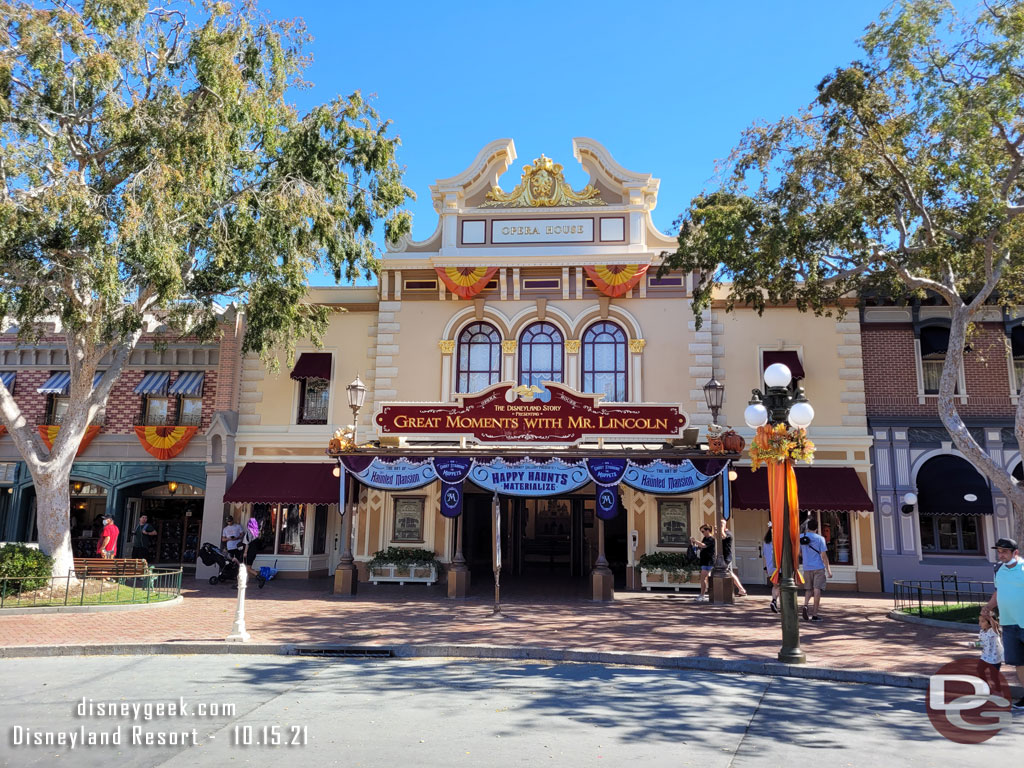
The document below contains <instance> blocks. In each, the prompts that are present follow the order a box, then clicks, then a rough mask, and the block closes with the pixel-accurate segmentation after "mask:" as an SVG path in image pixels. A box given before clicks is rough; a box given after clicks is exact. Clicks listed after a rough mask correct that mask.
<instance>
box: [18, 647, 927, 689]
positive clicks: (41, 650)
mask: <svg viewBox="0 0 1024 768" xmlns="http://www.w3.org/2000/svg"><path fill="white" fill-rule="evenodd" d="M351 648H352V646H347V645H338V644H315V643H314V644H303V645H295V644H290V643H227V642H216V643H122V644H118V643H111V644H103V645H99V644H97V645H38V646H13V647H7V648H0V659H14V658H44V657H55V656H144V655H191V654H245V655H271V656H294V655H297V654H298V651H299V649H302V650H312V651H331V650H347V649H351ZM359 648H360V649H365V650H390V651H391V652H392V653H393V654H394V656H395V657H397V658H402V659H412V658H465V659H506V660H517V659H521V660H530V661H555V662H573V663H580V664H616V665H622V666H631V667H655V668H658V669H693V670H699V671H702V672H725V673H736V674H742V675H764V676H769V677H792V678H799V679H804V680H825V681H832V682H837V683H860V684H864V685H885V686H890V687H894V688H917V689H921V690H924V689H926V688H927V687H928V678H927V677H925V676H921V675H901V674H895V673H884V672H873V671H870V670H848V669H832V668H829V667H805V666H797V665H791V664H780V663H779V662H776V661H747V660H729V659H718V658H712V657H707V656H691V657H686V656H657V655H653V654H643V653H621V652H615V651H579V650H568V649H557V648H527V647H521V646H520V647H503V646H494V645H393V646H359ZM314 658H315V657H314Z"/></svg>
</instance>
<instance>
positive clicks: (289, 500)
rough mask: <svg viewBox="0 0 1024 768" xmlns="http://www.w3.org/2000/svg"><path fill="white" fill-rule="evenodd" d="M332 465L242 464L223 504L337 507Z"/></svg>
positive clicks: (225, 495) (336, 481)
mask: <svg viewBox="0 0 1024 768" xmlns="http://www.w3.org/2000/svg"><path fill="white" fill-rule="evenodd" d="M335 466H337V465H336V464H303V463H299V462H280V463H275V462H261V461H255V462H250V463H249V464H246V465H245V467H244V468H243V469H242V472H241V473H240V474H239V475H238V477H237V478H235V482H233V483H232V484H231V487H230V488H229V489H228V492H227V493H226V494H224V501H228V502H232V503H235V504H337V503H338V496H339V483H338V478H336V477H335V476H334V475H333V474H332V472H331V470H333V469H334V467H335Z"/></svg>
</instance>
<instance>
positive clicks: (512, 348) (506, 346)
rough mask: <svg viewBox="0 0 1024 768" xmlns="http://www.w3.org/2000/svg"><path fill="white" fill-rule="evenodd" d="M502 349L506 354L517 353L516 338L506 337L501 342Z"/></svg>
mask: <svg viewBox="0 0 1024 768" xmlns="http://www.w3.org/2000/svg"><path fill="white" fill-rule="evenodd" d="M501 351H502V352H504V353H505V354H506V355H514V354H515V353H516V340H515V339H505V340H504V341H502V342H501Z"/></svg>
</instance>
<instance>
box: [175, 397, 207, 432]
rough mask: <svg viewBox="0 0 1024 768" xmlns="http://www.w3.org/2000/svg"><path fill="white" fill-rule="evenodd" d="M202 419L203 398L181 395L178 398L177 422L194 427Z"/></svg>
mask: <svg viewBox="0 0 1024 768" xmlns="http://www.w3.org/2000/svg"><path fill="white" fill-rule="evenodd" d="M202 420H203V398H201V397H182V398H179V399H178V424H180V425H181V426H188V427H195V426H199V424H200V423H201V422H202Z"/></svg>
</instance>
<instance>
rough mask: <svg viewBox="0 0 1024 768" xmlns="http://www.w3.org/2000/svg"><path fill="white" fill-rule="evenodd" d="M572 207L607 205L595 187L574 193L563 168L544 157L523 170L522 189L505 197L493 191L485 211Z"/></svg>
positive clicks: (496, 188) (492, 189) (518, 187)
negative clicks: (490, 209) (493, 209)
mask: <svg viewBox="0 0 1024 768" xmlns="http://www.w3.org/2000/svg"><path fill="white" fill-rule="evenodd" d="M570 205H607V203H606V202H605V201H604V200H602V199H601V193H600V192H599V191H598V190H597V188H596V187H595V186H594V185H593V184H587V186H585V187H584V188H583V189H581V190H580V191H579V192H574V191H573V189H572V187H570V186H569V184H568V183H567V182H566V180H565V175H564V174H563V173H562V166H561V165H560V164H559V163H556V162H554V161H553V160H552V159H551V158H549V157H545V156H544V155H541V156H540V157H538V158H537V159H536V160H534V161H533V165H526V166H523V178H522V179H521V180H520V182H519V186H517V187H516V188H515V189H513V190H512V191H511V192H508V193H505V192H503V191H502V189H501V187H497V186H495V187H491V191H490V192H488V193H487V202H485V203H484V204H483V205H481V206H480V207H481V208H553V207H555V206H570Z"/></svg>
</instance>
